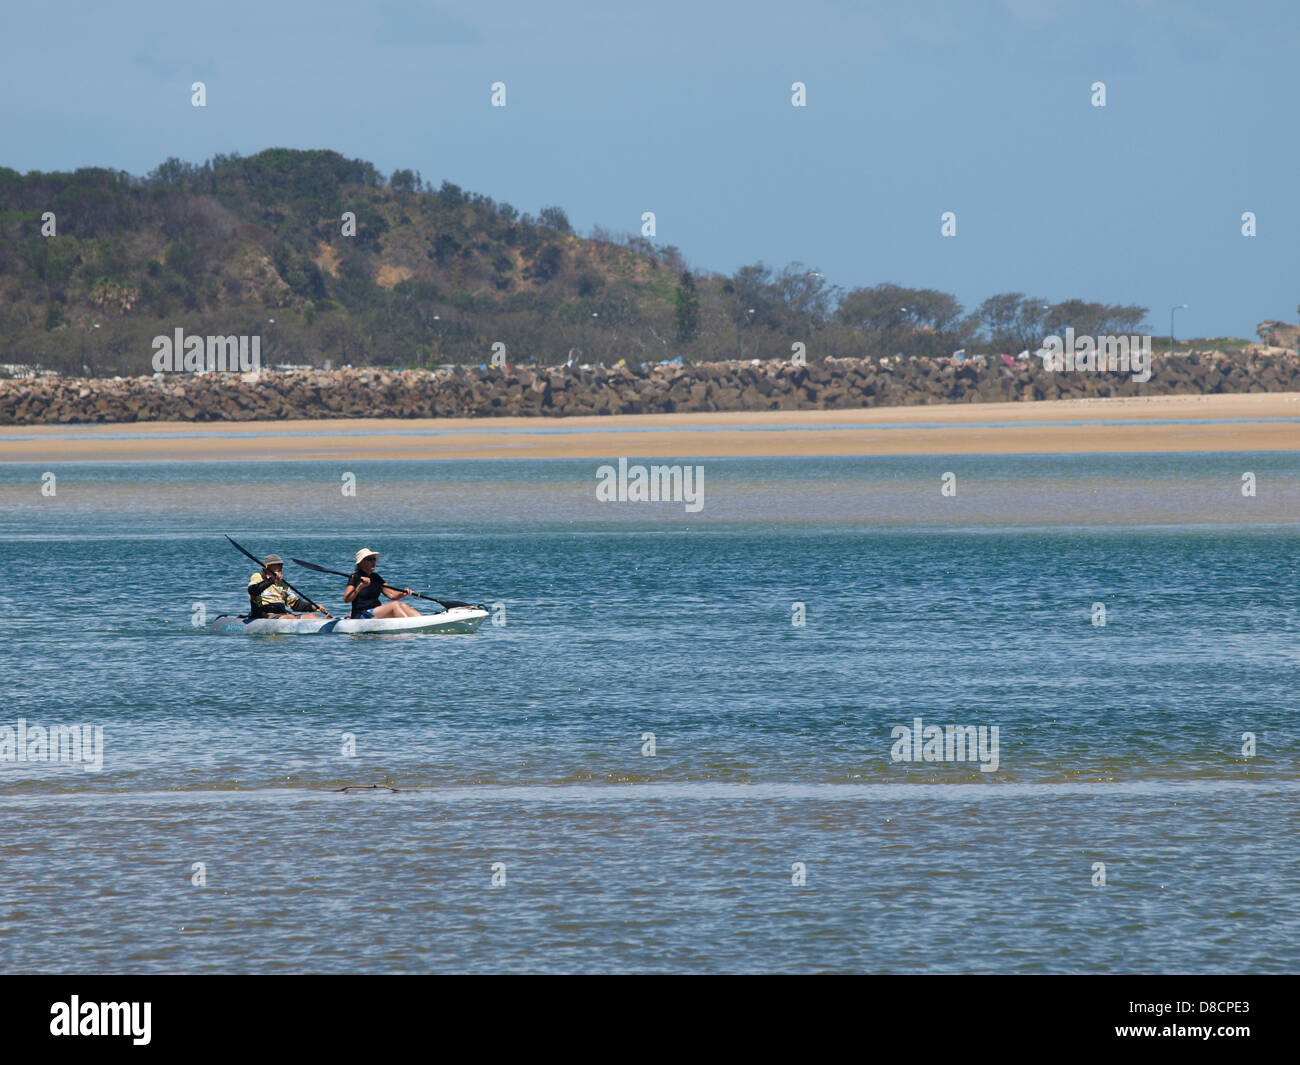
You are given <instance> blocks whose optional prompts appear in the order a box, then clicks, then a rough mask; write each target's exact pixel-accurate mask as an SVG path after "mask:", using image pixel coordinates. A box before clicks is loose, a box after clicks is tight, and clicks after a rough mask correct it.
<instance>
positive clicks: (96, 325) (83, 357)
mask: <svg viewBox="0 0 1300 1065" xmlns="http://www.w3.org/2000/svg"><path fill="white" fill-rule="evenodd" d="M92 324H93V328H95V329H98V328H99V323H98V322H94V323H92ZM89 332H90V330H89V329H87V328H86V327H85V326H84V325H83V326H82V327H81V372H82V373H83V374H84V375H86V376H89V375H90V368H89V367H88V366H87V365H86V334H87V333H89Z"/></svg>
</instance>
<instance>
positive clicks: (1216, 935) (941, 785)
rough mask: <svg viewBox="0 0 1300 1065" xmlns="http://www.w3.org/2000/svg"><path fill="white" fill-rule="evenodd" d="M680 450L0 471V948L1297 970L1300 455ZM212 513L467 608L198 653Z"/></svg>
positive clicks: (108, 959) (15, 957)
mask: <svg viewBox="0 0 1300 1065" xmlns="http://www.w3.org/2000/svg"><path fill="white" fill-rule="evenodd" d="M611 461H612V460H611ZM696 461H698V462H699V463H700V464H701V465H703V466H704V469H705V499H704V507H703V509H702V510H700V511H699V512H698V513H688V512H687V511H686V509H685V507H684V506H683V505H682V504H681V503H653V504H637V503H598V502H597V501H596V498H595V483H596V472H595V470H596V466H597V465H598V463H595V462H587V461H567V460H566V461H560V460H557V461H544V460H530V461H520V462H488V461H474V462H463V463H449V462H441V463H439V462H390V463H354V464H351V465H349V466H347V467H346V468H344V467H343V466H341V465H340V466H339V467H338V468H337V469H335V468H334V465H335V464H333V463H330V464H323V463H269V464H262V463H258V464H235V463H229V464H227V463H211V464H197V465H186V464H181V463H164V464H86V465H81V466H54V467H52V468H51V469H52V472H54V473H55V474H56V477H57V491H56V494H55V495H54V496H53V497H49V496H42V495H41V492H40V483H41V481H40V477H41V474H42V473H43V472H45V471H43V470H41V469H39V468H37V467H35V466H31V465H16V464H15V465H0V505H2V509H0V557H2V558H3V560H4V562H5V570H6V572H8V573H9V574H10V575H11V577H12V576H13V575H17V574H29V575H31V579H30V580H29V579H28V578H27V577H23V578H22V579H21V580H20V581H18V582H17V583H8V584H7V585H6V587H5V588H4V591H3V593H2V594H0V606H3V607H4V608H5V609H4V610H3V616H4V617H5V618H6V619H7V621H5V622H4V623H3V625H2V626H0V637H3V641H2V642H0V665H2V666H3V668H4V676H5V685H4V690H3V698H2V699H0V966H3V968H4V969H5V970H6V971H61V970H74V971H128V972H157V971H204V972H218V971H221V972H228V971H254V972H261V971H279V970H288V971H302V970H308V971H325V972H349V971H357V970H367V971H426V970H438V971H442V970H453V971H460V970H469V971H503V970H506V971H515V970H526V971H590V970H600V971H625V970H633V971H678V970H693V971H774V970H775V971H861V970H866V971H898V972H910V971H1004V970H1012V971H1018V972H1069V971H1234V972H1235V971H1272V972H1276V971H1294V970H1295V968H1296V967H1297V964H1300V947H1297V946H1296V944H1297V943H1300V935H1298V934H1297V933H1300V891H1298V890H1297V888H1300V883H1298V879H1300V873H1298V872H1297V869H1298V868H1300V866H1298V864H1297V862H1296V857H1297V853H1296V852H1297V846H1296V844H1295V842H1294V839H1295V832H1294V829H1295V828H1296V821H1297V816H1296V798H1297V794H1296V792H1297V789H1300V744H1298V741H1300V729H1298V728H1297V725H1296V719H1295V711H1296V700H1295V694H1294V693H1295V690H1296V685H1295V676H1296V671H1297V666H1300V639H1298V636H1300V605H1298V604H1297V597H1296V588H1295V574H1296V572H1297V563H1300V454H1297V453H1273V454H1250V455H1232V454H1215V455H1167V456H1160V455H1141V456H1124V455H1103V456H1093V455H1084V456H1068V457H1053V456H1009V457H981V456H963V457H943V456H940V457H927V458H861V459H850V458H840V459H837V458H817V459H729V460H723V459H701V460H696ZM945 472H951V473H954V474H955V476H956V485H957V494H956V496H943V495H941V493H940V485H941V481H942V475H943V474H944V473H945ZM1243 472H1252V473H1254V474H1255V476H1256V479H1257V486H1258V487H1257V495H1256V496H1254V497H1246V496H1243V495H1242V494H1241V490H1240V485H1241V478H1242V474H1243ZM344 473H352V474H355V476H356V483H357V494H356V496H345V495H344V494H343V493H342V491H341V483H342V475H343V474H344ZM223 533H229V534H230V535H232V536H234V537H235V538H236V539H237V540H240V541H241V542H242V543H244V544H246V545H247V546H249V547H250V548H252V549H253V550H255V551H258V552H266V551H272V550H274V551H277V552H278V553H280V554H281V555H284V556H285V557H286V558H287V557H290V556H297V557H301V558H306V559H309V560H313V561H316V562H319V563H321V564H324V565H327V566H331V567H334V568H338V569H347V568H349V565H348V563H349V560H350V556H351V554H352V552H353V551H355V549H356V548H357V547H359V546H362V544H364V545H366V546H368V547H371V548H374V549H377V550H379V551H381V552H382V555H383V557H382V558H381V565H380V572H382V573H383V574H384V575H385V576H386V577H387V578H388V579H389V580H401V581H403V582H407V583H410V584H411V585H412V586H414V587H417V588H421V589H425V590H428V591H430V592H431V593H432V594H435V595H440V596H448V597H454V598H460V599H468V600H470V601H474V602H479V601H481V602H484V603H486V604H488V605H489V606H490V607H491V609H492V612H493V619H492V622H489V623H488V624H485V626H484V627H483V629H482V630H481V631H480V632H479V633H478V634H476V635H474V636H462V637H455V636H443V637H429V636H407V637H401V636H398V637H342V636H335V637H318V638H311V637H248V636H218V635H213V634H209V633H207V632H206V631H204V630H202V629H200V628H196V627H195V626H194V624H193V622H194V621H195V620H200V615H202V616H206V617H210V616H212V615H214V614H216V613H220V612H233V611H236V610H238V609H239V608H240V607H241V606H242V605H243V592H242V587H243V584H244V582H245V581H246V580H247V577H248V575H249V573H250V572H252V569H253V565H252V563H249V562H247V561H246V560H244V559H243V558H242V557H240V556H239V555H238V554H237V553H236V552H235V551H233V549H231V548H230V546H229V545H228V544H227V543H226V541H225V540H224V539H223V537H222V534H223ZM289 577H290V579H291V580H293V581H294V583H295V584H298V585H299V586H300V587H302V588H303V589H304V590H306V591H308V592H310V593H311V594H313V595H316V596H317V597H318V598H321V599H322V600H323V601H325V602H326V604H327V605H330V606H331V608H335V607H338V606H340V605H341V604H340V602H339V595H340V592H341V586H342V584H343V581H342V580H341V579H338V578H329V577H322V576H320V575H319V574H312V573H309V572H307V571H303V570H301V569H296V568H294V567H290V572H289ZM40 594H45V595H46V596H47V599H46V601H45V603H44V606H43V608H42V609H41V611H40V615H39V620H36V621H33V620H31V619H30V616H29V615H30V614H31V604H32V602H33V598H34V597H35V596H38V595H40ZM797 604H802V610H803V615H804V619H805V624H804V625H802V626H798V625H795V624H792V621H793V620H795V619H796V618H797V615H798V609H799V608H798V606H797ZM1098 605H1100V606H1102V607H1104V609H1105V624H1104V625H1097V624H1094V618H1095V617H1097V616H1098V615H1097V607H1098ZM25 615H26V616H28V620H25V621H23V622H22V623H19V622H18V620H17V619H18V618H20V617H24V616H25ZM918 717H919V718H921V719H922V721H923V724H924V725H939V726H947V725H959V726H966V725H971V726H976V727H977V728H978V727H980V726H982V727H984V728H985V730H986V735H989V736H991V734H992V733H991V730H992V729H993V728H994V727H996V728H997V730H998V732H997V738H998V746H997V767H996V770H994V771H991V772H986V771H983V770H982V769H981V763H980V761H979V760H978V759H974V758H972V759H968V760H965V761H960V762H957V761H953V762H947V761H924V760H922V761H918V762H911V763H907V762H901V761H895V760H893V759H892V758H891V752H892V751H894V750H895V744H896V742H897V740H896V733H895V730H896V729H899V728H902V727H904V726H906V727H908V728H911V727H912V726H913V723H914V721H915V719H917V718H918ZM20 718H21V719H23V721H24V723H25V725H26V726H47V727H48V726H56V725H72V724H78V725H88V726H90V727H91V729H92V732H93V729H94V728H95V727H99V728H102V730H103V731H102V736H103V747H102V753H103V766H102V769H101V770H99V771H97V772H87V771H86V770H85V767H84V766H83V765H73V764H57V763H51V762H48V761H26V762H20V761H17V760H14V761H6V760H4V753H3V740H4V731H3V729H4V727H5V726H9V727H10V728H11V729H17V728H18V727H19V726H18V722H19V719H20ZM1247 733H1249V734H1250V735H1251V736H1253V738H1254V739H1253V742H1254V751H1253V753H1250V754H1246V753H1244V751H1243V748H1244V747H1246V746H1247V741H1246V739H1245V738H1244V737H1245V735H1246V734H1247ZM648 734H653V746H654V753H653V755H650V754H649V753H648V751H649V744H650V742H651V741H650V739H649V737H648ZM349 738H350V744H351V745H354V746H355V753H354V754H351V753H347V754H345V746H350V744H349ZM985 753H988V752H987V750H986V752H985ZM983 764H984V765H985V766H986V767H987V766H989V765H990V764H991V763H990V762H988V761H985V762H984V763H983ZM372 784H380V785H384V787H383V788H378V789H368V790H364V791H346V792H344V791H339V790H338V789H342V788H348V787H365V786H368V785H372ZM196 862H202V863H204V865H203V870H202V871H203V874H204V876H205V878H206V881H205V883H204V884H202V885H196V884H194V883H192V879H193V878H195V877H196V876H197V872H196V870H195V867H194V863H196ZM1098 862H1103V863H1105V875H1106V884H1105V886H1096V885H1094V883H1093V881H1094V879H1096V878H1097V876H1098V873H1097V870H1096V869H1095V868H1094V866H1095V863H1098ZM494 863H504V877H505V883H504V885H503V886H498V887H493V886H492V879H493V876H494V872H493V866H494ZM794 863H803V866H804V876H805V877H806V883H804V884H803V885H802V886H796V885H795V884H794V883H792V877H796V878H797V875H796V870H795V868H794ZM502 875H503V871H502V870H501V869H500V868H498V870H497V872H496V876H497V878H498V880H499V879H500V877H501V876H502ZM51 913H57V914H59V915H60V919H59V934H58V935H46V934H43V933H41V934H38V933H36V932H34V931H33V930H34V929H36V928H39V927H42V926H43V925H45V924H46V923H47V922H48V918H49V915H50V914H51Z"/></svg>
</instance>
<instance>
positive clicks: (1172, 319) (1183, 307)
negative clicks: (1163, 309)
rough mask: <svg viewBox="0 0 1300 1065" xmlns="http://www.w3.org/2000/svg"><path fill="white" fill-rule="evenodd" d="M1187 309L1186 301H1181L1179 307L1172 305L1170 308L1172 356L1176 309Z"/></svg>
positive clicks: (1170, 350)
mask: <svg viewBox="0 0 1300 1065" xmlns="http://www.w3.org/2000/svg"><path fill="white" fill-rule="evenodd" d="M1185 310H1187V304H1185V303H1180V304H1178V306H1177V307H1171V308H1170V309H1169V354H1170V355H1171V356H1172V355H1173V353H1174V311H1185Z"/></svg>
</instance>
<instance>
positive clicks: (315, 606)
mask: <svg viewBox="0 0 1300 1065" xmlns="http://www.w3.org/2000/svg"><path fill="white" fill-rule="evenodd" d="M226 539H227V540H230V537H229V536H227V537H226ZM230 542H231V543H232V544H235V550H237V551H242V552H243V553H244V554H246V555H247V556H248V557H249V558H251V559H252V560H253V561H254V562H256V563H257V568H258V569H259V570H260V569H261V568H262V560H261V559H260V558H258V557H257V556H256V555H255V554H253V552H251V551H249V550H247V549H246V548H243V547H240V546H239V544H236V543H235V541H234V540H230ZM280 579H281V580H284V577H283V576H282V577H281V578H280ZM284 586H285V587H286V588H288V589H289V591H291V592H293V594H294V595H296V596H297V597H298V598H299V599H301V600H302V601H303V602H304V603H307V604H309V605H310V606H311V608H312V609H313V610H320V611H323V612H324V614H325V616H326V617H327V618H332V617H333V616H334V615H333V614H331V613H330V612H329V611H328V610H326V609H325V608H324V607H323V606H321V605H320V604H319V603H317V602H315V601H313V600H312V599H310V598H309V597H308V596H305V595H303V594H302V592H300V591H298V589H297V588H295V587H294V586H293V585H292V584H290V583H289V582H288V581H284Z"/></svg>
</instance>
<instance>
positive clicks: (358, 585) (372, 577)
mask: <svg viewBox="0 0 1300 1065" xmlns="http://www.w3.org/2000/svg"><path fill="white" fill-rule="evenodd" d="M378 558H379V554H378V552H375V551H371V550H370V549H369V548H366V547H363V548H362V549H361V550H360V551H358V552H357V568H356V571H355V572H354V573H353V574H352V576H351V577H349V578H348V586H347V590H346V591H344V593H343V602H345V603H351V604H352V617H354V618H417V617H419V616H420V612H419V611H418V610H416V609H415V608H414V607H410V606H407V605H406V604H405V603H400V602H398V600H399V599H404V598H405V597H406V596H408V595H410V594H411V589H410V588H390V587H389V586H388V585H386V584H385V583H384V578H383V577H381V576H380V575H379V574H378V573H376V572H375V562H376V561H377V560H378ZM381 593H382V594H383V595H386V596H387V597H388V598H389V599H390V600H392V601H391V602H388V603H384V602H381V600H380V595H381Z"/></svg>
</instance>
